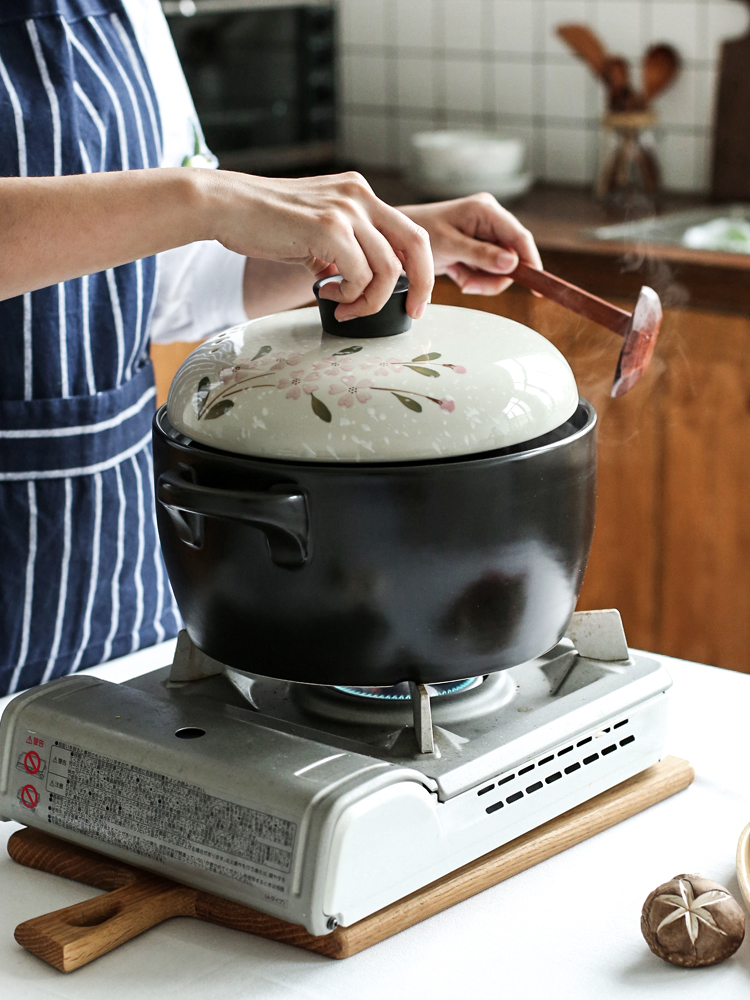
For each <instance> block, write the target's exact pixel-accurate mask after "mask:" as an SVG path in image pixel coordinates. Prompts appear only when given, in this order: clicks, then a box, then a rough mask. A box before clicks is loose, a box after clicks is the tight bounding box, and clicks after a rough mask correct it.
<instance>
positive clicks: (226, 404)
mask: <svg viewBox="0 0 750 1000" xmlns="http://www.w3.org/2000/svg"><path fill="white" fill-rule="evenodd" d="M233 406H234V403H233V402H232V400H231V399H222V400H220V401H219V402H218V403H214V405H213V406H212V407H211V409H210V410H209V411H208V413H207V414H206V416H205V419H206V420H216V418H217V417H223V416H224V414H225V413H229V411H230V410H231V409H232V407H233Z"/></svg>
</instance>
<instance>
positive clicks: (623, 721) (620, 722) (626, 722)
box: [612, 719, 628, 729]
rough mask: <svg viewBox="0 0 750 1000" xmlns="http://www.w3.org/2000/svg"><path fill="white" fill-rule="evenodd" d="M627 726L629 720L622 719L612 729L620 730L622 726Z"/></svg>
mask: <svg viewBox="0 0 750 1000" xmlns="http://www.w3.org/2000/svg"><path fill="white" fill-rule="evenodd" d="M627 724H628V720H627V719H620V721H619V722H616V723H615V724H614V726H612V728H613V729H619V728H620V726H627Z"/></svg>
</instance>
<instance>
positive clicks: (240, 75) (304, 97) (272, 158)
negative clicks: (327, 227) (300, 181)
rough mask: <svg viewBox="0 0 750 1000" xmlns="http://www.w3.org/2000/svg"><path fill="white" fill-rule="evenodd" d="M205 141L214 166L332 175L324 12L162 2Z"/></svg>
mask: <svg viewBox="0 0 750 1000" xmlns="http://www.w3.org/2000/svg"><path fill="white" fill-rule="evenodd" d="M162 8H163V10H164V13H165V14H166V16H167V21H168V23H169V27H170V30H171V32H172V37H173V38H174V42H175V46H176V48H177V53H178V55H179V57H180V61H181V62H182V67H183V70H184V71H185V77H186V78H187V82H188V86H189V87H190V92H191V94H192V96H193V101H194V102H195V107H196V111H197V112H198V117H199V118H200V121H201V125H202V127H203V132H204V134H205V137H206V142H207V144H208V146H209V148H210V149H211V150H212V152H214V153H215V154H216V156H217V157H218V158H219V162H220V164H221V166H222V167H224V168H226V169H231V170H247V171H250V172H258V173H260V172H262V173H268V174H274V173H275V174H284V173H304V172H306V171H313V172H323V171H324V170H326V169H335V168H336V20H335V10H334V7H333V5H332V4H331V3H326V2H314V0H313V2H310V0H308V2H307V3H304V4H302V3H290V2H284V0H162Z"/></svg>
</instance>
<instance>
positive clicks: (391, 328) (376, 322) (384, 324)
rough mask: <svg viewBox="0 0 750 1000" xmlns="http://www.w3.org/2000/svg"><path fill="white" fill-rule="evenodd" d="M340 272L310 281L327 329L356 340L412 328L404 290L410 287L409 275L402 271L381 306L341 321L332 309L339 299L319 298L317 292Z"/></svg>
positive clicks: (338, 277) (385, 335)
mask: <svg viewBox="0 0 750 1000" xmlns="http://www.w3.org/2000/svg"><path fill="white" fill-rule="evenodd" d="M341 280H342V278H341V275H340V274H334V275H333V276H332V277H330V278H321V279H320V280H319V281H316V282H315V284H314V285H313V291H314V292H315V298H316V299H317V300H318V309H319V310H320V319H321V322H322V323H323V329H324V330H325V332H326V333H330V334H333V336H335V337H348V338H349V339H350V340H351V339H352V338H353V339H355V340H357V339H359V338H360V337H394V336H395V335H396V334H398V333H406V331H407V330H410V329H411V316H410V315H409V314H408V313H407V311H406V292H407V290H408V288H409V279H408V278H407V277H406V275H405V274H402V275H401V277H400V278H399V279H398V281H397V282H396V287H395V288H394V289H393V292H392V294H391V297H390V298H389V299H388V301H387V302H386V304H385V305H384V306H383V308H382V309H381V310H380V312H376V313H373V315H372V316H357V317H356V318H355V319H349V320H346V321H345V322H344V323H340V322H339V321H338V320H337V319H336V317H335V316H334V313H335V312H336V307H337V306H338V304H339V303H338V302H334V301H332V300H331V299H321V298H320V295H319V294H318V293H319V291H320V289H321V288H322V286H323V285H325V284H327V283H328V282H329V281H341Z"/></svg>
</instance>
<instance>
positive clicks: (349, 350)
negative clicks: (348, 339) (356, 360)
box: [333, 347, 362, 358]
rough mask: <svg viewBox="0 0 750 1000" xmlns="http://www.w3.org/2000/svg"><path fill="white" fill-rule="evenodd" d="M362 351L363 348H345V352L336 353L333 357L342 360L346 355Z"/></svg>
mask: <svg viewBox="0 0 750 1000" xmlns="http://www.w3.org/2000/svg"><path fill="white" fill-rule="evenodd" d="M361 350H362V348H361V347H345V348H344V350H343V351H336V353H335V354H334V355H333V356H334V358H340V357H342V356H343V355H344V354H356V353H357V352H358V351H361Z"/></svg>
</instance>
